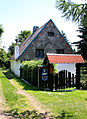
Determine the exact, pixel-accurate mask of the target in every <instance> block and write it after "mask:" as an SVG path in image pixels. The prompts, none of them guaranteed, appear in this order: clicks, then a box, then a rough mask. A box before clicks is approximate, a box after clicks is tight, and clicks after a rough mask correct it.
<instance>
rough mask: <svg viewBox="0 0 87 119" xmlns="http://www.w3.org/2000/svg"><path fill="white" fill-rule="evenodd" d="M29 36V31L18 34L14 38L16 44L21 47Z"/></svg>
mask: <svg viewBox="0 0 87 119" xmlns="http://www.w3.org/2000/svg"><path fill="white" fill-rule="evenodd" d="M30 35H31V31H27V30H25V31H21V32H20V33H19V34H18V36H16V39H15V40H16V41H17V42H18V44H19V45H21V44H22V43H23V42H24V41H25V40H26V38H27V37H28V36H30Z"/></svg>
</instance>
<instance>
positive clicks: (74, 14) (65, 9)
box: [56, 0, 87, 25]
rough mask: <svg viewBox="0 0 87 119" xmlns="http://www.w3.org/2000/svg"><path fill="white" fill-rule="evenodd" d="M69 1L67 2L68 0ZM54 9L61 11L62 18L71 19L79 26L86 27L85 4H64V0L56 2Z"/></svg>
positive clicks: (86, 10)
mask: <svg viewBox="0 0 87 119" xmlns="http://www.w3.org/2000/svg"><path fill="white" fill-rule="evenodd" d="M68 1H69V0H68ZM56 8H57V9H58V10H60V11H62V14H63V17H66V19H68V20H69V19H70V18H71V19H72V21H75V22H78V23H79V24H80V25H81V24H82V25H87V3H86V2H85V3H84V4H76V3H73V2H66V1H65V0H57V1H56Z"/></svg>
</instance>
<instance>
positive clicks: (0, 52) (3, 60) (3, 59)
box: [0, 48, 10, 68]
mask: <svg viewBox="0 0 87 119" xmlns="http://www.w3.org/2000/svg"><path fill="white" fill-rule="evenodd" d="M0 66H1V67H7V68H9V66H10V61H9V58H8V56H7V53H6V52H5V50H4V49H2V48H0Z"/></svg>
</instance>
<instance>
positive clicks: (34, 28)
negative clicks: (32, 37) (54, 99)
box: [33, 26, 39, 34]
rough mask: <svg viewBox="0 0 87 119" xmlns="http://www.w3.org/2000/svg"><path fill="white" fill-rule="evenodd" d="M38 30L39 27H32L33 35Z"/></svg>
mask: <svg viewBox="0 0 87 119" xmlns="http://www.w3.org/2000/svg"><path fill="white" fill-rule="evenodd" d="M38 29H39V26H34V27H33V34H34V33H35V32H36V31H37V30H38Z"/></svg>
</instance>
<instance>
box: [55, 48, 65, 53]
mask: <svg viewBox="0 0 87 119" xmlns="http://www.w3.org/2000/svg"><path fill="white" fill-rule="evenodd" d="M56 52H57V54H64V49H57V51H56Z"/></svg>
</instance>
